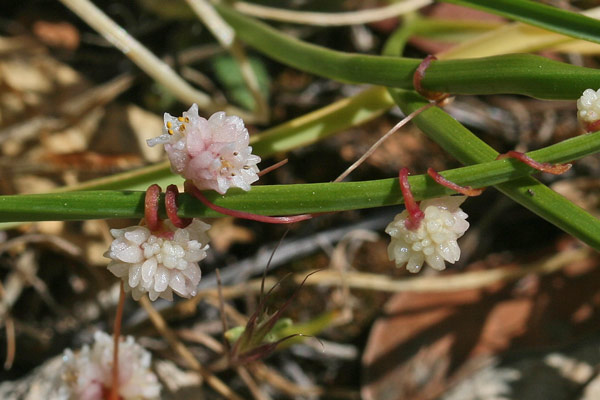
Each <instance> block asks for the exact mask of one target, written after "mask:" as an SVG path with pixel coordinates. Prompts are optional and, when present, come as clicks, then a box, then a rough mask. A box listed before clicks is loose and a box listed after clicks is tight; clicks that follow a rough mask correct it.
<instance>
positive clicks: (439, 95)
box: [413, 54, 449, 103]
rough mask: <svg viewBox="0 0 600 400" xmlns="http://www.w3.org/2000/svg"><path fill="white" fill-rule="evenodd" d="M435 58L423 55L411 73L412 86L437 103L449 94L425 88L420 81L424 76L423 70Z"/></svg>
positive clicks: (424, 70) (425, 69)
mask: <svg viewBox="0 0 600 400" xmlns="http://www.w3.org/2000/svg"><path fill="white" fill-rule="evenodd" d="M435 60H437V58H436V57H435V56H433V55H431V54H430V55H428V56H427V57H425V59H423V61H421V64H419V66H418V67H417V70H416V71H415V73H414V75H413V86H414V87H415V90H416V91H417V92H418V93H419V94H420V95H421V96H423V97H425V98H426V99H429V100H432V101H435V102H438V103H439V102H441V101H442V100H444V99H446V98H447V97H448V96H449V94H448V93H443V92H434V91H431V90H427V89H425V88H424V87H423V86H422V85H421V81H422V80H423V78H424V77H425V72H426V71H427V68H429V64H431V62H432V61H435Z"/></svg>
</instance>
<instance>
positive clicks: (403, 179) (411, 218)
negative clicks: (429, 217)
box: [398, 167, 425, 231]
mask: <svg viewBox="0 0 600 400" xmlns="http://www.w3.org/2000/svg"><path fill="white" fill-rule="evenodd" d="M408 174H409V172H408V168H406V167H404V168H402V169H401V170H400V172H399V173H398V179H399V180H400V190H401V191H402V197H404V205H405V206H406V211H408V219H407V220H406V222H405V223H404V226H406V229H408V230H411V231H416V230H417V229H419V225H421V221H422V220H423V218H425V213H423V211H421V208H420V207H419V204H418V203H417V202H416V201H415V198H414V196H413V194H412V191H411V190H410V183H408Z"/></svg>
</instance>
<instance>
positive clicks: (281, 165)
mask: <svg viewBox="0 0 600 400" xmlns="http://www.w3.org/2000/svg"><path fill="white" fill-rule="evenodd" d="M287 162H288V159H287V158H284V159H283V160H281V161H279V162H278V163H275V164H273V165H271V166H270V167H267V168H265V169H263V170H262V171H260V172H259V173H258V174H256V175H258V176H263V175H266V174H268V173H269V172H271V171H275V170H276V169H277V168H279V167H283V166H284V165H285V164H287Z"/></svg>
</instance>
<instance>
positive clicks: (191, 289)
mask: <svg viewBox="0 0 600 400" xmlns="http://www.w3.org/2000/svg"><path fill="white" fill-rule="evenodd" d="M163 225H164V227H165V228H166V229H167V230H166V231H163V232H150V230H149V229H148V228H146V227H144V226H131V227H128V228H125V229H111V231H110V233H111V235H112V236H113V237H114V238H115V240H114V241H113V242H112V244H111V245H110V250H109V251H108V252H106V254H105V255H104V256H105V257H108V258H110V259H111V260H112V261H111V262H110V263H109V264H108V270H109V271H110V272H112V273H113V274H115V275H116V276H117V277H119V278H121V279H122V280H123V282H124V287H125V290H126V291H127V292H129V291H131V292H132V295H133V298H134V299H135V300H139V299H140V297H142V295H143V294H144V293H148V295H149V296H150V300H153V301H154V300H156V299H157V298H158V297H159V296H160V297H162V298H163V299H166V300H173V292H175V293H177V294H178V295H180V296H181V297H187V298H189V297H192V296H194V295H196V288H197V286H198V282H200V277H201V272H200V267H199V266H198V261H200V260H202V259H204V258H205V257H206V250H207V249H208V242H209V237H208V235H207V234H206V231H207V230H208V229H209V228H210V225H208V224H205V223H204V222H202V221H200V220H197V219H194V221H193V222H192V223H191V224H190V225H189V226H188V227H186V228H184V229H177V228H175V227H174V226H173V224H171V222H170V221H165V222H164V223H163Z"/></svg>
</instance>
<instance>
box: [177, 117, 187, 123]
mask: <svg viewBox="0 0 600 400" xmlns="http://www.w3.org/2000/svg"><path fill="white" fill-rule="evenodd" d="M177 121H179V122H184V121H185V119H183V117H177Z"/></svg>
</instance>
